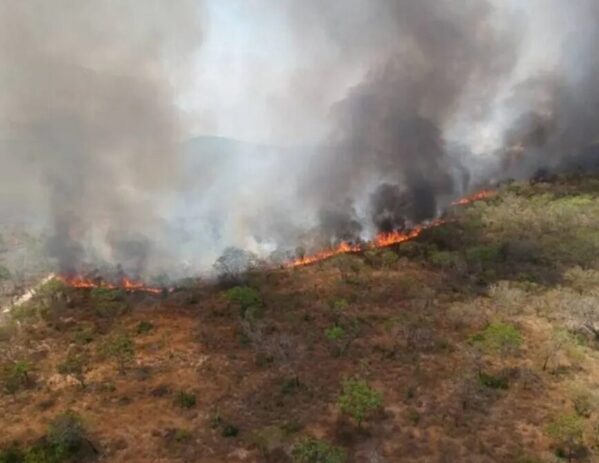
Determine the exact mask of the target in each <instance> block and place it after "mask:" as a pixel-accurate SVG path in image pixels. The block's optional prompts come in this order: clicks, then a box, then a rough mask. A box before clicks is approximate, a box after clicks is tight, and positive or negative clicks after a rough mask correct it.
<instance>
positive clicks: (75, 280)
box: [56, 275, 163, 294]
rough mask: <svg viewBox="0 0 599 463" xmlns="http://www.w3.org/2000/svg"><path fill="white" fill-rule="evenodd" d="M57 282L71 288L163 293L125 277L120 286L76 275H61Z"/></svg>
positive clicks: (158, 289) (159, 289)
mask: <svg viewBox="0 0 599 463" xmlns="http://www.w3.org/2000/svg"><path fill="white" fill-rule="evenodd" d="M56 279H57V280H59V281H61V282H63V283H64V284H65V285H67V286H70V287H72V288H83V289H93V288H106V289H123V290H125V291H130V292H134V291H137V292H144V293H152V294H160V293H162V291H163V290H162V288H155V287H152V286H146V285H144V284H143V283H142V282H141V281H135V280H131V279H129V278H127V277H123V278H122V279H121V281H120V282H119V283H118V284H115V283H109V282H107V281H103V280H100V281H98V280H93V279H91V278H86V277H83V276H81V275H76V276H74V277H67V276H64V275H59V276H57V277H56Z"/></svg>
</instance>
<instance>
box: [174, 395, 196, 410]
mask: <svg viewBox="0 0 599 463" xmlns="http://www.w3.org/2000/svg"><path fill="white" fill-rule="evenodd" d="M175 402H176V403H177V405H178V406H179V407H181V408H193V407H195V406H196V402H197V400H196V395H195V394H193V393H190V392H185V391H179V392H178V393H177V396H176V397H175Z"/></svg>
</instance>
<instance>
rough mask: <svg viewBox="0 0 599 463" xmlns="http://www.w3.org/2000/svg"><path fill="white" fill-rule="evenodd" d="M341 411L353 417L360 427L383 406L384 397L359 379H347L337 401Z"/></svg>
mask: <svg viewBox="0 0 599 463" xmlns="http://www.w3.org/2000/svg"><path fill="white" fill-rule="evenodd" d="M337 404H338V406H339V408H340V409H341V411H342V412H343V413H345V414H347V415H349V416H351V417H352V418H353V419H354V420H355V421H356V422H357V423H358V426H361V425H362V422H363V421H364V420H365V419H366V418H368V417H369V416H370V415H371V414H372V413H373V412H375V411H376V410H377V409H379V408H381V406H382V405H383V396H382V394H381V393H380V392H378V391H375V390H374V389H372V388H371V387H370V386H369V385H368V383H367V382H366V381H364V380H361V379H358V378H352V379H346V380H345V381H343V383H342V391H341V394H340V395H339V398H338V400H337Z"/></svg>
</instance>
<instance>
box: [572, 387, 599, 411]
mask: <svg viewBox="0 0 599 463" xmlns="http://www.w3.org/2000/svg"><path fill="white" fill-rule="evenodd" d="M571 398H572V404H573V405H574V410H576V413H577V414H578V415H579V416H582V417H584V418H589V417H590V416H591V414H592V413H593V411H594V410H596V408H597V396H595V395H594V394H593V393H592V392H591V391H589V390H587V389H586V388H583V387H580V386H578V387H575V388H573V390H572V392H571Z"/></svg>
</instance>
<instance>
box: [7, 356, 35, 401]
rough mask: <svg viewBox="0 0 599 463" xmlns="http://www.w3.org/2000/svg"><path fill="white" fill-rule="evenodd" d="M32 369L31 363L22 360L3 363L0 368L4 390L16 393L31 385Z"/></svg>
mask: <svg viewBox="0 0 599 463" xmlns="http://www.w3.org/2000/svg"><path fill="white" fill-rule="evenodd" d="M30 371H31V366H30V365H29V363H28V362H25V361H22V360H21V361H17V362H9V363H7V364H5V365H3V366H2V368H1V369H0V380H2V383H3V385H4V390H5V391H6V392H7V393H9V394H14V393H16V392H17V391H18V390H19V389H21V388H24V387H26V386H27V385H29V384H30V383H31V378H30V375H29V373H30Z"/></svg>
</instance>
